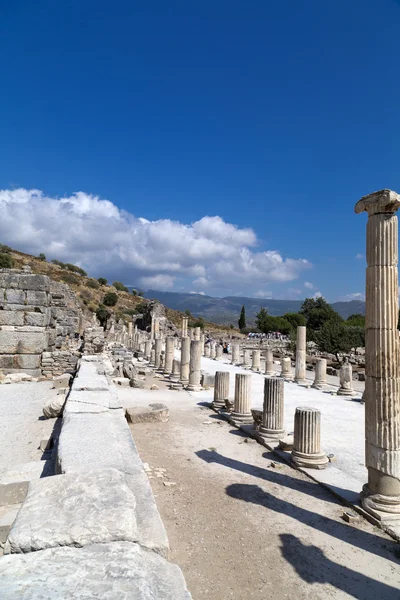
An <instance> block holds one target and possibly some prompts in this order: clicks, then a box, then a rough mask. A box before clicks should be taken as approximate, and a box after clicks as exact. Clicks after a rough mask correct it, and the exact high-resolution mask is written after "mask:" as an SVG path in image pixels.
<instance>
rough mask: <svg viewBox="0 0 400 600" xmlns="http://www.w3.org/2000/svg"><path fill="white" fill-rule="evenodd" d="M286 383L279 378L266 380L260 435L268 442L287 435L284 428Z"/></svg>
mask: <svg viewBox="0 0 400 600" xmlns="http://www.w3.org/2000/svg"><path fill="white" fill-rule="evenodd" d="M284 388H285V382H284V381H283V379H280V378H279V377H269V378H268V379H265V380H264V404H263V415H262V423H261V426H260V430H259V434H260V436H261V437H262V438H264V439H266V440H279V438H281V437H283V435H284V434H285V429H284V426H283V394H284Z"/></svg>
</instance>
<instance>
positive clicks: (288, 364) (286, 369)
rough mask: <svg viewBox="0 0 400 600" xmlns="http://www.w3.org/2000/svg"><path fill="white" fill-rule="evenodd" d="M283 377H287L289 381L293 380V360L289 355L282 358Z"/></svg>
mask: <svg viewBox="0 0 400 600" xmlns="http://www.w3.org/2000/svg"><path fill="white" fill-rule="evenodd" d="M280 376H281V377H283V379H287V380H289V381H293V373H292V361H291V360H290V358H289V357H288V356H287V357H286V358H282V359H281V375H280Z"/></svg>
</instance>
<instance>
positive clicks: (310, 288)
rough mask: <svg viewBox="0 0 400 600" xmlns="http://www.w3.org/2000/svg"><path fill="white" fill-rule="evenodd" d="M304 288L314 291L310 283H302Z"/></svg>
mask: <svg viewBox="0 0 400 600" xmlns="http://www.w3.org/2000/svg"><path fill="white" fill-rule="evenodd" d="M304 287H305V288H307V289H309V290H313V289H314V285H313V284H312V283H310V282H309V281H305V282H304Z"/></svg>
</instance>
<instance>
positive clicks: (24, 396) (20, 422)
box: [0, 381, 57, 477]
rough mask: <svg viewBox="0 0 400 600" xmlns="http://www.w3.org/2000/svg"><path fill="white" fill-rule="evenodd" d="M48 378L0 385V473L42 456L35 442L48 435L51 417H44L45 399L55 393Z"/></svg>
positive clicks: (51, 426)
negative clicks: (36, 381) (38, 381)
mask: <svg viewBox="0 0 400 600" xmlns="http://www.w3.org/2000/svg"><path fill="white" fill-rule="evenodd" d="M52 386H53V383H52V382H47V381H44V382H40V383H11V384H8V385H0V423H1V435H0V477H1V475H2V474H3V473H4V472H5V471H7V470H9V469H11V468H13V467H15V466H16V465H19V464H21V463H27V462H32V461H37V460H40V459H41V458H42V454H43V453H42V452H41V450H40V449H39V444H40V441H41V440H42V439H45V438H48V437H50V434H51V432H52V430H53V427H54V424H55V419H49V420H45V419H44V418H43V412H42V408H43V405H44V403H45V401H46V400H47V399H48V398H51V397H53V396H55V395H56V394H57V390H54V389H51V388H52Z"/></svg>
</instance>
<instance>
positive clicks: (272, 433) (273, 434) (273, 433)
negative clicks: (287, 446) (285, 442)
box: [258, 425, 285, 441]
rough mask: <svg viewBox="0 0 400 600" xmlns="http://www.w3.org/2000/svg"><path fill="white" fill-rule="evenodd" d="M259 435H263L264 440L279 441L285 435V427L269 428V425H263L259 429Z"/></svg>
mask: <svg viewBox="0 0 400 600" xmlns="http://www.w3.org/2000/svg"><path fill="white" fill-rule="evenodd" d="M258 435H259V436H260V437H262V438H263V439H264V440H272V441H279V439H280V438H282V437H283V436H284V435H285V430H284V429H267V427H263V426H262V425H261V427H260V429H259V430H258Z"/></svg>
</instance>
